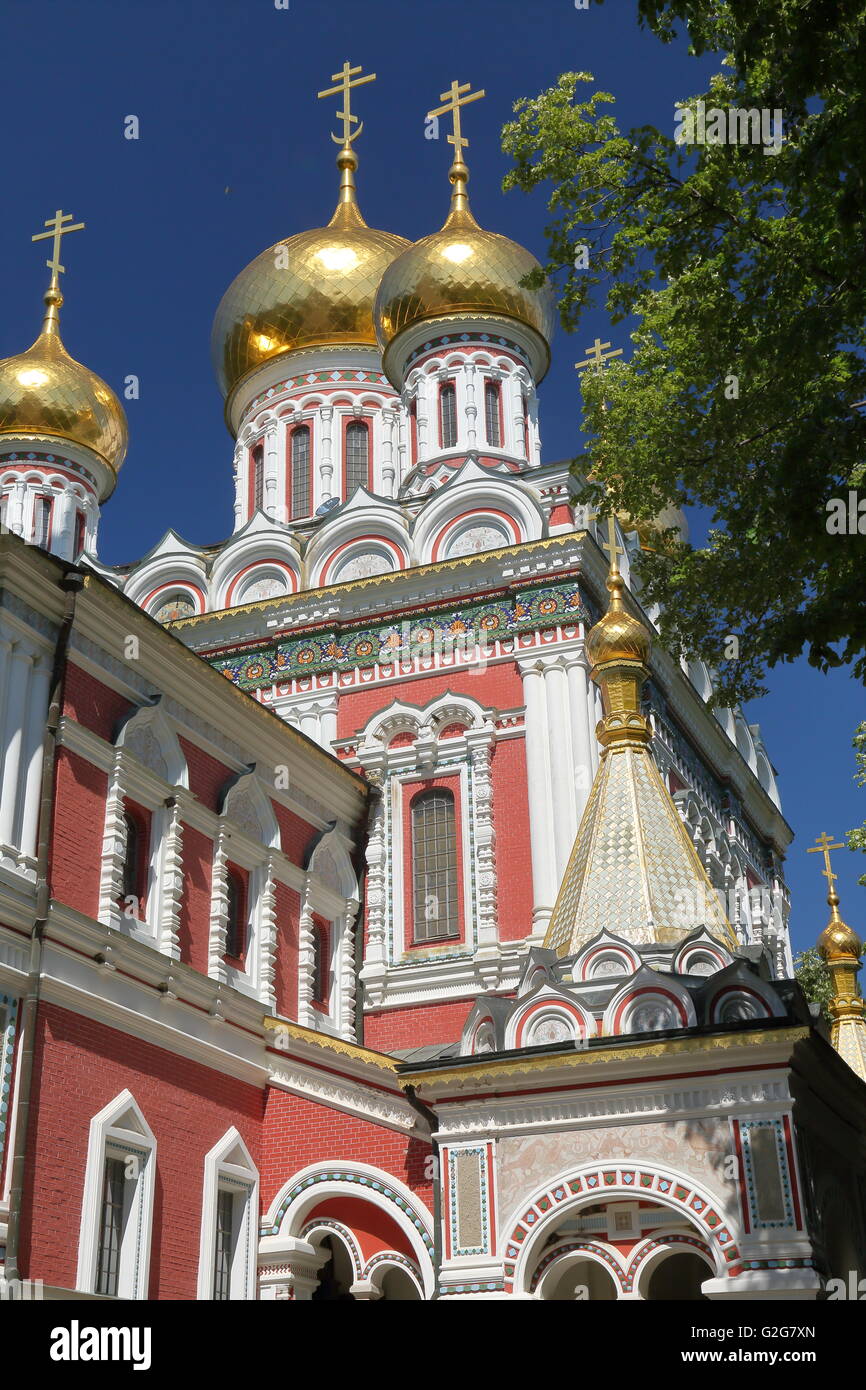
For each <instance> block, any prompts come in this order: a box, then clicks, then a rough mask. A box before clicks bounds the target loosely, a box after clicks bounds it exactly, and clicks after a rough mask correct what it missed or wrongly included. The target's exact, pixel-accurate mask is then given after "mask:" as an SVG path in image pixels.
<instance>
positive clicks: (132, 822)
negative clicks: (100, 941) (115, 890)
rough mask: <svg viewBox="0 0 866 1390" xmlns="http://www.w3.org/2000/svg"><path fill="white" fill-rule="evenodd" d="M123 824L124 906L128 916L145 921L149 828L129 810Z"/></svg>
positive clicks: (122, 882)
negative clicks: (124, 846)
mask: <svg viewBox="0 0 866 1390" xmlns="http://www.w3.org/2000/svg"><path fill="white" fill-rule="evenodd" d="M123 823H124V825H125V827H126V850H125V853H124V857H123V875H122V879H121V897H122V900H123V903H122V905H123V907H124V909H125V911H126V915H127V916H129V914H130V913H132V915H133V916H134V917H136V918H138V919H140V920H143V918H144V909H145V904H146V896H147V850H148V845H147V840H148V827H147V825H146V824H145V821H144V819H143V818H142V817H141V816H140V815H138V814H136V812H134V811H130V810H128V809H127V810H126V811H124V813H123ZM127 909H128V910H127Z"/></svg>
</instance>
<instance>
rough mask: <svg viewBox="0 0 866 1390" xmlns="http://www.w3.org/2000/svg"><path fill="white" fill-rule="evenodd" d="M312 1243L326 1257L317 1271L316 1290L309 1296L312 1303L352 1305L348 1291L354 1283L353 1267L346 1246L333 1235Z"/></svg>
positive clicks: (352, 1300)
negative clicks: (317, 1282) (317, 1281)
mask: <svg viewBox="0 0 866 1390" xmlns="http://www.w3.org/2000/svg"><path fill="white" fill-rule="evenodd" d="M313 1243H314V1244H315V1245H316V1246H317V1247H318V1249H319V1250H321V1251H322V1253H323V1254H325V1255H326V1259H325V1263H324V1264H323V1265H322V1267H321V1269H320V1270H319V1284H318V1288H316V1289H314V1290H313V1293H312V1294H311V1298H312V1300H313V1302H320V1303H346V1302H348V1303H354V1302H355V1300H354V1298H353V1297H352V1295H351V1293H350V1292H349V1290H350V1288H351V1287H352V1284H353V1283H354V1282H355V1266H354V1262H353V1260H352V1256H351V1254H350V1253H349V1248H348V1246H347V1245H346V1244H345V1242H344V1241H342V1240H341V1239H340V1237H339V1236H338V1235H336V1234H333V1233H332V1234H330V1235H323V1236H320V1237H319V1238H318V1239H316V1240H315V1241H314V1242H313Z"/></svg>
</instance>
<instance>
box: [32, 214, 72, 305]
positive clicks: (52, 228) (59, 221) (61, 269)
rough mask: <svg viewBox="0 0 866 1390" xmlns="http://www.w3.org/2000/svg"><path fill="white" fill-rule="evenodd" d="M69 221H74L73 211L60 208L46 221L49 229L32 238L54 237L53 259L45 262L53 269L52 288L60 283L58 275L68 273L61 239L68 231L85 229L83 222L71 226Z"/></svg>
mask: <svg viewBox="0 0 866 1390" xmlns="http://www.w3.org/2000/svg"><path fill="white" fill-rule="evenodd" d="M67 222H72V213H71V212H64V211H63V210H62V208H58V209H57V211H56V212H55V214H54V216H53V217H49V219H48V221H47V222H46V223H45V226H46V227H47V228H48V230H47V231H46V232H37V233H36V235H35V236H33V237H31V238H30V240H31V241H44V240H45V239H46V238H47V237H51V238H52V239H53V242H54V245H53V248H52V255H51V260H50V261H46V262H45V264H46V265H47V267H48V269H49V270H50V271H51V288H52V289H56V288H57V285H58V283H59V281H58V276H60V275H64V274H65V273H66V266H65V265H61V264H60V243H61V239H62V238H63V237H65V236H66V234H67V232H80V231H83V229H84V223H83V222H74V223H72V226H71V227H67V226H66V223H67Z"/></svg>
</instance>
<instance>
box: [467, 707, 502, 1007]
mask: <svg viewBox="0 0 866 1390" xmlns="http://www.w3.org/2000/svg"><path fill="white" fill-rule="evenodd" d="M494 737H495V730H494V728H493V726H492V725H491V724H488V725H486V726H484V727H482V728H480V729H469V730H468V731H467V733H466V742H467V745H468V747H469V756H470V759H471V765H472V794H471V803H470V804H471V806H472V811H473V817H472V820H473V829H474V835H475V867H476V874H475V882H476V894H477V903H476V910H477V923H478V930H477V938H476V942H477V944H476V951H475V968H476V970H477V971H478V974H479V976H480V978H481V983H482V986H483V987H484V988H485V989H495V988H496V986H497V984H498V983H499V968H500V962H499V914H498V905H497V881H496V830H495V827H494V823H493V782H492V779H491V768H490V755H491V751H492V750H491V745H492V742H493V738H494Z"/></svg>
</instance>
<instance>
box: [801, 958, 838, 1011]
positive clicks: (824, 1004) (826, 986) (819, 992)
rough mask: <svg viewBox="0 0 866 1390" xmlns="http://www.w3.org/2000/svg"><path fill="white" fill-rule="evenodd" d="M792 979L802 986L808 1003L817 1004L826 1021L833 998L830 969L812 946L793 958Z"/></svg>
mask: <svg viewBox="0 0 866 1390" xmlns="http://www.w3.org/2000/svg"><path fill="white" fill-rule="evenodd" d="M794 979H795V980H796V981H797V982H798V984H800V986H801V987H802V990H803V993H804V994H805V996H806V998H807V999H808V1000H809V1002H810V1004H819V1005H820V1006H821V1013H822V1014H823V1016H824V1018H825V1019H826V1020H827V1022H828V1023H830V1022H831V1019H830V1000H831V999H832V998H833V982H832V980H831V979H830V971H829V970H828V969H827V967H826V965H825V964H824V962H823V961H822V959H821V957H820V956H819V955H818V952H817V950H816V949H815V947H814V946H813V947H812V948H811V950H808V951H801V952H800V954H799V955H798V956H796V957H795V958H794Z"/></svg>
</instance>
